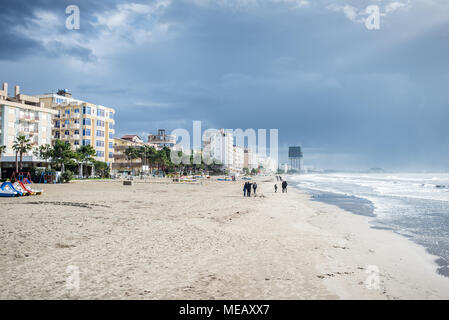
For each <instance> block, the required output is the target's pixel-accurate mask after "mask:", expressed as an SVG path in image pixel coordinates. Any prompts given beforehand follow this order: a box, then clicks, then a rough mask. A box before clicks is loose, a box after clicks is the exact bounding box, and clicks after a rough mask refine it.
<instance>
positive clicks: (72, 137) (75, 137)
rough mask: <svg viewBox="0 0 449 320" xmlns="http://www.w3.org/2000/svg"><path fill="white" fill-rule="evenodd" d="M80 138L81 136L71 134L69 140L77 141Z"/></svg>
mask: <svg viewBox="0 0 449 320" xmlns="http://www.w3.org/2000/svg"><path fill="white" fill-rule="evenodd" d="M80 138H81V136H80V135H79V134H72V135H71V136H70V140H79V139H80Z"/></svg>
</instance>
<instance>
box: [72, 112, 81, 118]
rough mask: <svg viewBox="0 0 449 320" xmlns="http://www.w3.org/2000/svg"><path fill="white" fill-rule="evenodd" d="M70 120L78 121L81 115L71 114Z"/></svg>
mask: <svg viewBox="0 0 449 320" xmlns="http://www.w3.org/2000/svg"><path fill="white" fill-rule="evenodd" d="M70 117H71V118H72V119H80V118H81V115H80V114H79V113H72V114H71V116H70Z"/></svg>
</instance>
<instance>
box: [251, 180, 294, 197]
mask: <svg viewBox="0 0 449 320" xmlns="http://www.w3.org/2000/svg"><path fill="white" fill-rule="evenodd" d="M279 179H281V181H282V183H281V186H282V193H287V186H288V183H287V181H283V180H282V178H281V177H280V176H276V180H278V181H279ZM251 190H253V194H254V196H256V190H257V183H256V182H254V183H251V182H248V181H247V182H245V184H244V185H243V196H244V197H251ZM274 192H275V193H277V192H278V185H277V184H274Z"/></svg>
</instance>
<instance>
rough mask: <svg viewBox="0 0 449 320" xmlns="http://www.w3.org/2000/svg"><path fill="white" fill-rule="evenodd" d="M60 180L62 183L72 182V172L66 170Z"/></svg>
mask: <svg viewBox="0 0 449 320" xmlns="http://www.w3.org/2000/svg"><path fill="white" fill-rule="evenodd" d="M61 178H62V182H64V183H67V182H70V180H73V172H72V171H70V170H66V171H64V173H63V174H61Z"/></svg>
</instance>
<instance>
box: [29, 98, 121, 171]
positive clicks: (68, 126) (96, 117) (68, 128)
mask: <svg viewBox="0 0 449 320" xmlns="http://www.w3.org/2000/svg"><path fill="white" fill-rule="evenodd" d="M37 97H38V98H39V101H40V102H42V103H44V105H45V107H46V108H50V109H53V110H55V111H56V114H55V116H54V117H53V130H52V139H53V140H56V139H59V140H62V141H65V143H67V144H70V145H71V146H72V148H73V149H74V150H76V149H78V148H79V147H80V146H83V145H91V146H92V147H93V148H94V149H95V151H96V156H95V157H94V158H95V160H97V161H103V162H106V163H108V164H109V165H111V164H112V163H113V162H114V139H113V135H114V133H115V129H114V125H115V121H114V116H115V111H114V109H112V108H108V107H105V106H102V105H97V104H93V103H89V102H86V101H82V100H79V99H74V98H73V97H72V95H71V94H70V93H69V92H68V90H66V89H64V90H59V91H58V92H57V93H51V94H44V95H39V96H37Z"/></svg>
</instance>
